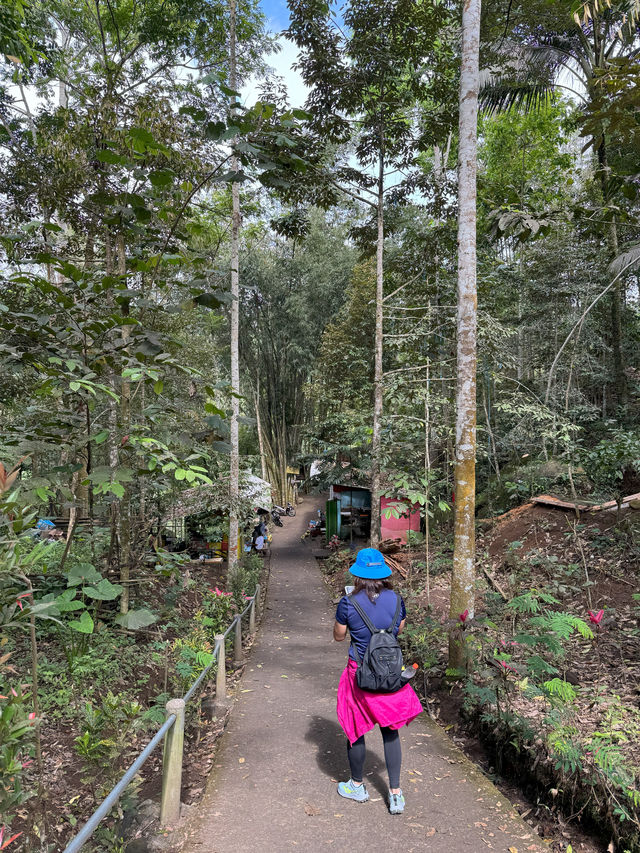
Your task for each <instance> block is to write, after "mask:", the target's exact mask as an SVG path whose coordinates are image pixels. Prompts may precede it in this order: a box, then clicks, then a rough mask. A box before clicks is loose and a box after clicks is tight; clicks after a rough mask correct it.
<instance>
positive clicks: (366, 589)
mask: <svg viewBox="0 0 640 853" xmlns="http://www.w3.org/2000/svg"><path fill="white" fill-rule="evenodd" d="M350 572H351V574H352V575H353V576H354V577H355V579H356V582H355V589H354V592H353V594H352V596H346V595H345V596H344V597H343V598H341V599H340V602H339V604H338V608H337V610H336V621H335V624H334V626H333V639H334V640H336V641H337V642H341V641H342V640H344V639H345V637H346V636H347V629H348V630H349V633H350V634H351V645H350V647H349V661H348V663H347V666H346V667H345V670H344V672H343V673H342V677H341V678H340V684H339V686H338V721H339V723H340V725H341V726H342V729H343V731H344V733H345V735H346V736H347V740H348V745H347V757H348V759H349V767H350V768H351V778H350V779H349V780H348V781H347V782H340V783H339V784H338V793H339V794H340V796H341V797H346V798H347V799H350V800H356V802H359V803H365V802H366V801H367V800H368V799H369V794H368V792H367V788H366V786H365V784H364V782H363V780H362V776H363V771H364V762H365V757H366V747H365V742H364V736H365V734H366V733H367V732H369V731H371V729H373V728H374V726H375V725H376V724H378V725H379V726H380V731H381V732H382V740H383V743H384V758H385V762H386V765H387V773H388V774H389V811H390V812H391V814H401V813H402V812H403V811H404V797H403V795H402V790H401V788H400V765H401V761H402V750H401V746H400V735H399V731H398V730H399V729H400V728H402V726H404V725H407V724H408V723H410V722H411V720H413V719H415V718H416V717H417V716H418V714H420V713H421V711H422V705H421V704H420V700H419V699H418V697H417V695H416V693H415V691H414V689H413V688H412V687H411V685H410V684H408V683H407V684H405V685H404V686H403V687H401V688H400V690H398V691H396V692H395V693H371V692H369V691H364V690H361V689H360V688H359V687H358V685H357V683H356V672H357V670H358V661H359V660H360V661H362V659H363V656H364V654H365V651H366V649H367V646H368V644H369V640H370V639H371V630H370V629H369V628H368V627H367V625H366V624H365V620H364V619H363V618H362V617H361V615H360V614H359V613H358V609H357V607H356V603H357V605H358V606H359V607H360V609H361V610H362V611H364V614H365V615H366V616H367V617H368V620H367V621H369V622H371V623H373V626H374V627H375V628H378V629H380V628H384V629H385V630H386V629H389V628H390V627H391V625H392V622H393V633H394V635H395V636H396V637H397V636H398V634H399V633H400V631H402V629H403V628H404V624H405V622H406V616H407V611H406V608H405V606H404V601H403V600H402V597H401V596H400V595H398V594H397V593H395V592H394V591H393V587H392V583H391V581H390V580H389V577H390V575H391V569H390V568H389V567H388V566H387V564H386V563H385V561H384V557H383V556H382V554H381V553H380V551H377V550H376V549H375V548H363V549H362V550H361V551H360V552H359V553H358V556H357V558H356V562H355V563H354V564H353V565H352V566H351V568H350ZM354 602H355V603H354ZM398 603H399V604H400V607H399V608H398ZM394 617H395V618H394Z"/></svg>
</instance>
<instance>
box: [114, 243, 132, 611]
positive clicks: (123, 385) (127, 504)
mask: <svg viewBox="0 0 640 853" xmlns="http://www.w3.org/2000/svg"><path fill="white" fill-rule="evenodd" d="M116 254H117V263H118V275H119V276H122V277H123V278H124V277H125V276H126V274H127V255H126V249H125V244H124V236H123V235H122V234H118V237H117V239H116ZM128 304H129V303H128V302H125V303H124V305H123V308H122V313H123V314H124V315H125V316H126V315H128V313H129V308H128ZM130 337H131V326H128V325H124V326H122V342H123V348H122V354H123V357H124V359H126V358H127V344H128V342H129V339H130ZM123 366H127V365H126V361H125V362H123ZM120 427H121V430H122V441H124V439H125V438H126V437H128V435H129V431H130V428H131V382H130V381H129V379H125V378H124V377H123V378H122V379H121V381H120ZM119 520H120V530H119V537H118V538H119V540H120V583H121V584H122V586H123V587H124V589H123V592H122V595H121V596H120V613H128V612H129V582H130V580H131V486H130V484H129V483H127V484H126V485H125V489H124V495H123V496H122V500H121V501H120V519H119Z"/></svg>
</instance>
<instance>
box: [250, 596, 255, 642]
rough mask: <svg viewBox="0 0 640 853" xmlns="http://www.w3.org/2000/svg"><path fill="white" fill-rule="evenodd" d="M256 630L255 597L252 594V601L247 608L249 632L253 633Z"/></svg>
mask: <svg viewBox="0 0 640 853" xmlns="http://www.w3.org/2000/svg"><path fill="white" fill-rule="evenodd" d="M255 632H256V599H255V596H254V599H253V601H252V602H251V607H250V608H249V634H250V635H252V634H255Z"/></svg>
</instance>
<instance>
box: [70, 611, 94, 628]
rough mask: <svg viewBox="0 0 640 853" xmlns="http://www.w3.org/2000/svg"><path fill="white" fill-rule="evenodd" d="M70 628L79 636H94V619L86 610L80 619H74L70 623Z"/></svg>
mask: <svg viewBox="0 0 640 853" xmlns="http://www.w3.org/2000/svg"><path fill="white" fill-rule="evenodd" d="M69 627H70V628H72V629H73V630H74V631H77V632H78V633H79V634H93V619H92V618H91V616H90V615H89V613H88V612H87V611H86V610H84V611H83V612H82V614H81V616H80V618H79V619H74V620H73V621H71V622H69Z"/></svg>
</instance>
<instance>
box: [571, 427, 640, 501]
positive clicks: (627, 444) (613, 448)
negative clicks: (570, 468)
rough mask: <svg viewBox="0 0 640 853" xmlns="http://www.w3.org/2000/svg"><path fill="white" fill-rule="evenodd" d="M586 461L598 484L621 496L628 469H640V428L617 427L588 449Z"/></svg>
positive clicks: (639, 471) (637, 471) (618, 497)
mask: <svg viewBox="0 0 640 853" xmlns="http://www.w3.org/2000/svg"><path fill="white" fill-rule="evenodd" d="M583 464H584V466H585V468H586V470H587V472H588V474H589V476H590V477H591V479H592V480H593V481H594V483H596V485H597V486H598V488H599V489H601V490H603V491H604V492H605V493H606V492H608V493H609V494H611V495H612V496H613V497H614V498H615V499H616V500H619V499H620V498H621V497H623V494H622V489H623V477H624V475H625V473H626V472H627V471H629V472H630V473H633V472H634V471H635V472H636V473H640V432H631V431H628V430H622V429H617V430H613V431H612V432H611V433H610V435H609V436H607V438H604V439H602V441H599V442H598V444H596V445H595V447H593V448H592V449H591V450H589V451H587V452H585V453H584V455H583Z"/></svg>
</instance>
